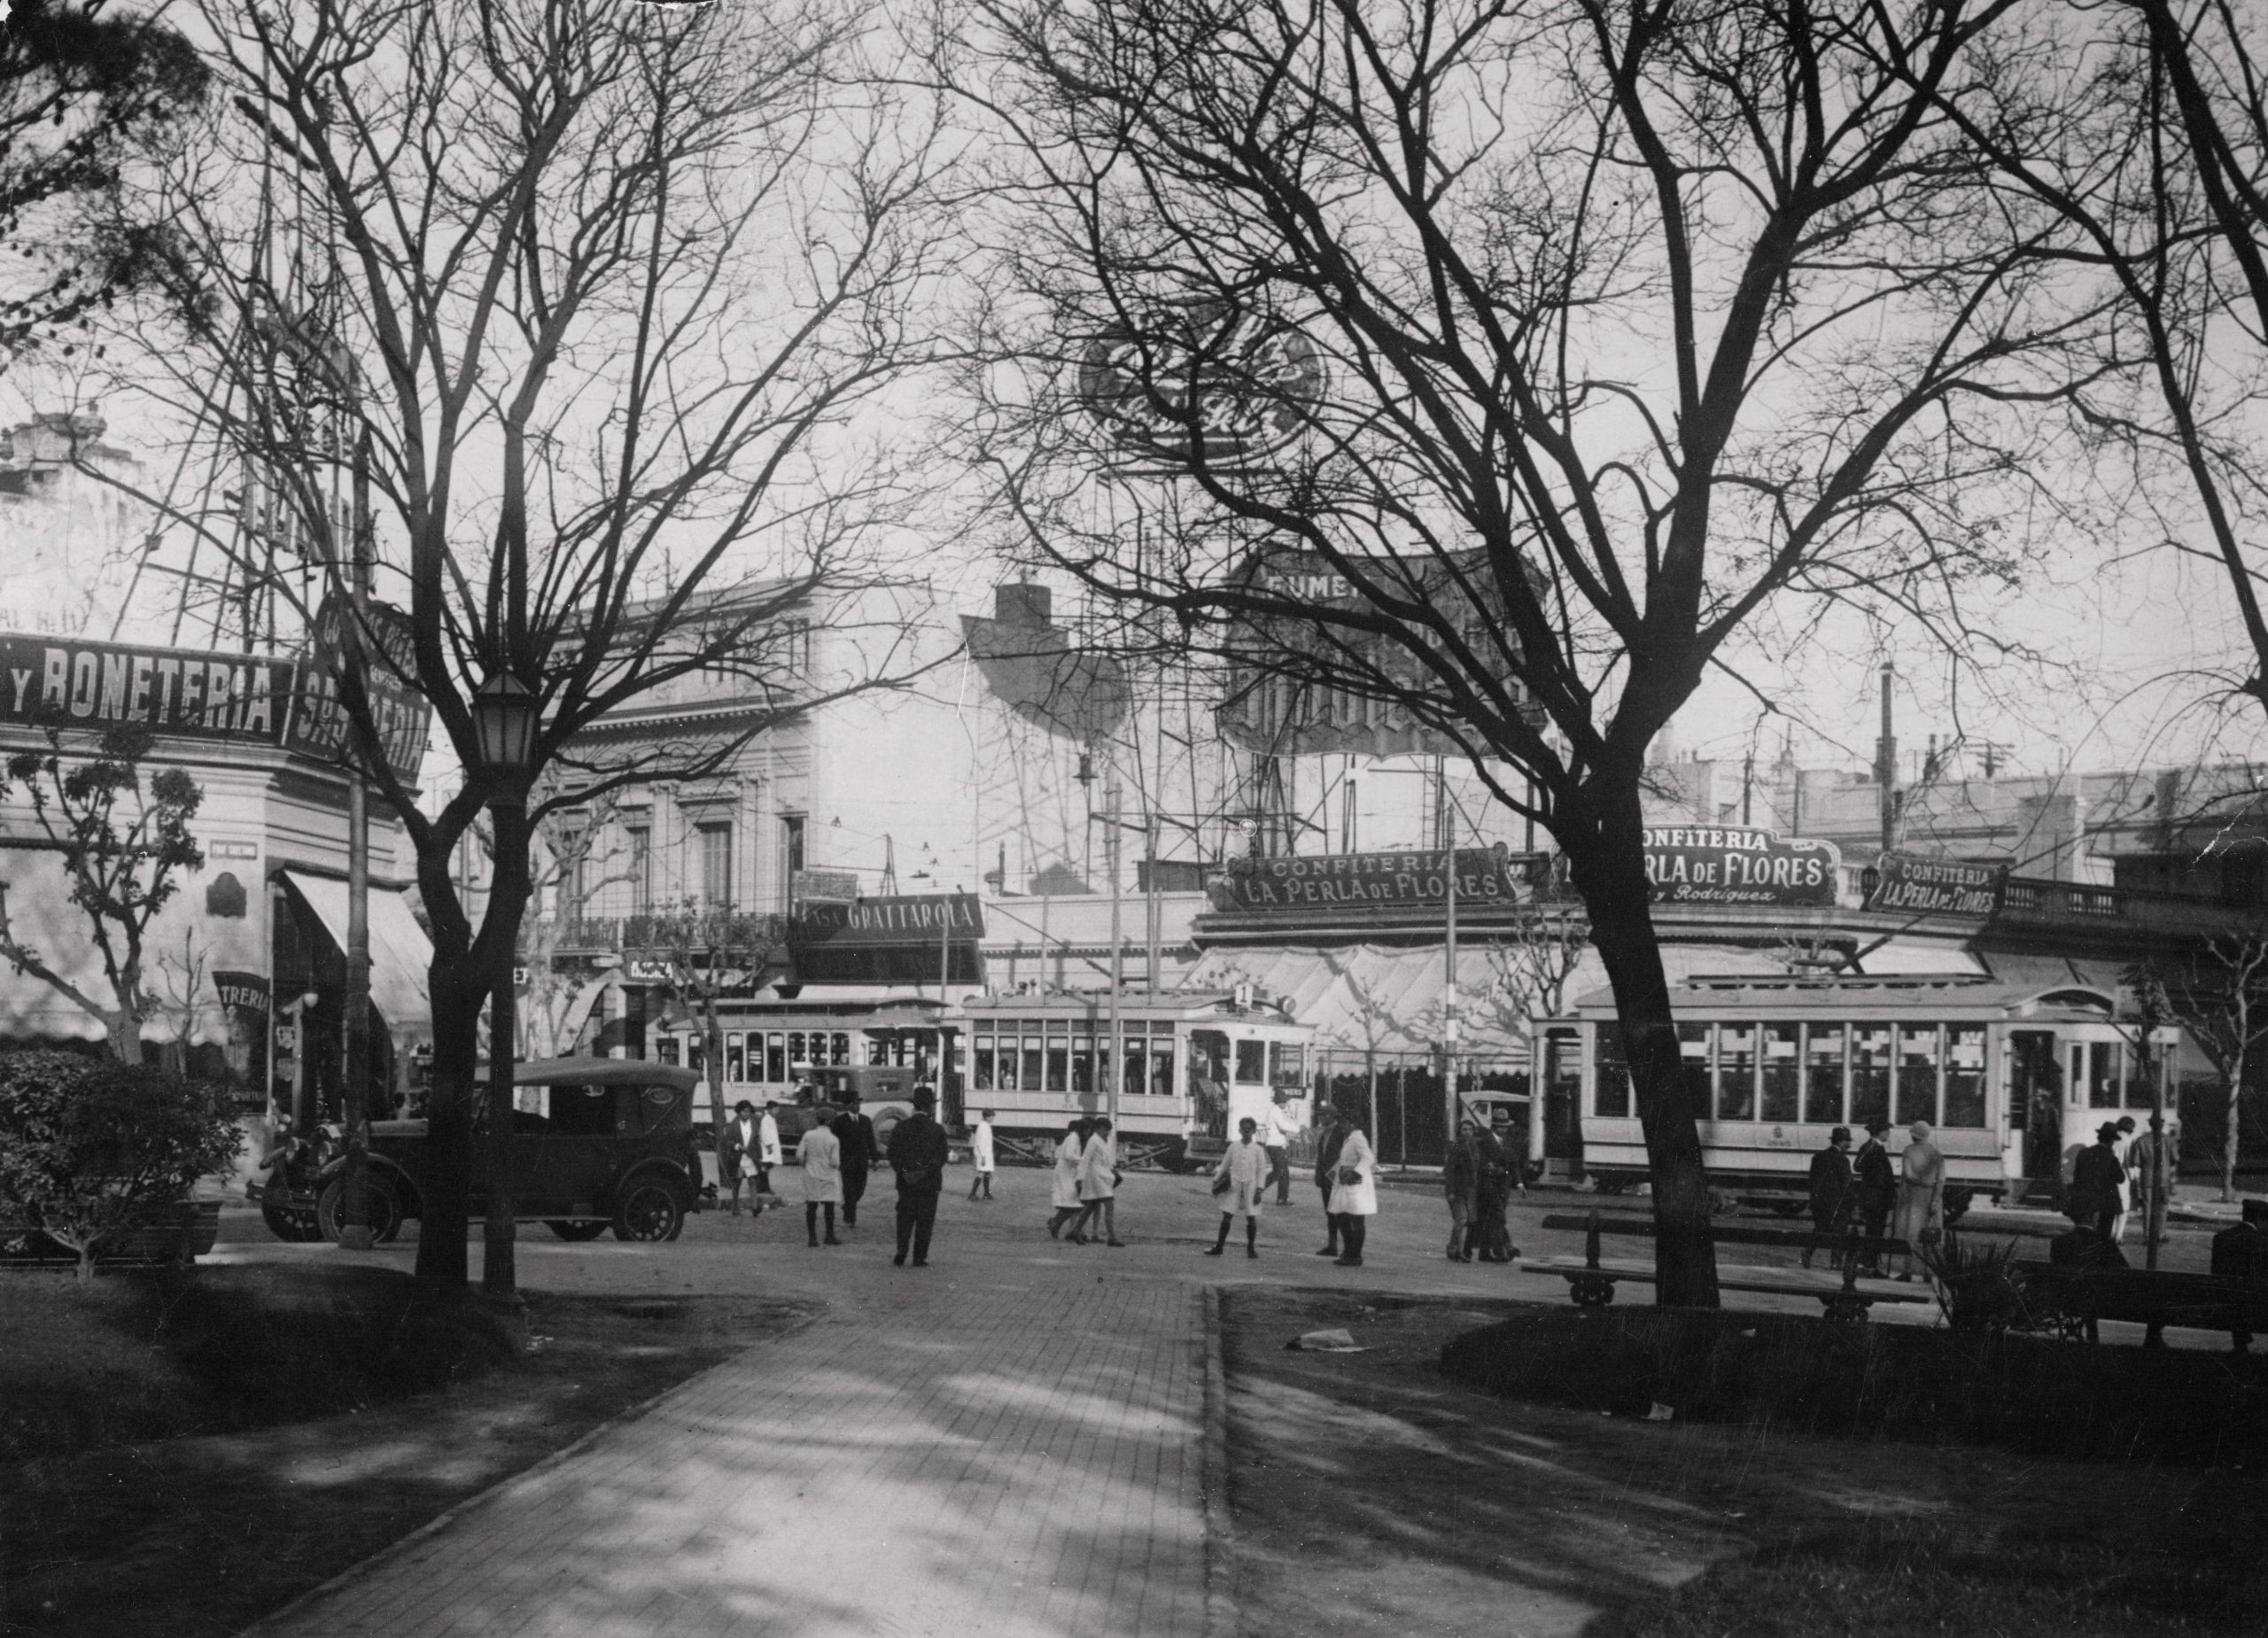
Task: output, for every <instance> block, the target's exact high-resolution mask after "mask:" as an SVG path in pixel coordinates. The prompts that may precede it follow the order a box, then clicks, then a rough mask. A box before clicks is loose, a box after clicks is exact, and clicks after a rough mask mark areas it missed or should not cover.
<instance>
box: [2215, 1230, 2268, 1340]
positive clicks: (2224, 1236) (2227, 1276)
mask: <svg viewBox="0 0 2268 1638" xmlns="http://www.w3.org/2000/svg"><path fill="white" fill-rule="evenodd" d="M2241 1209H2242V1211H2243V1213H2244V1215H2243V1217H2242V1218H2241V1220H2239V1221H2238V1222H2237V1223H2236V1224H2235V1225H2234V1226H2233V1227H2231V1228H2226V1229H2223V1230H2221V1231H2220V1232H2219V1233H2218V1234H2216V1235H2215V1236H2213V1240H2212V1247H2213V1249H2212V1264H2211V1267H2212V1271H2213V1277H2214V1278H2215V1279H2218V1280H2227V1281H2229V1282H2230V1283H2231V1284H2233V1285H2241V1286H2244V1287H2246V1288H2247V1289H2248V1290H2249V1291H2252V1292H2257V1293H2268V1200H2247V1201H2245V1203H2244V1205H2243V1207H2241ZM2251 1319H2252V1316H2251V1313H2250V1312H2249V1310H2248V1309H2246V1308H2243V1307H2241V1306H2240V1307H2239V1308H2238V1309H2237V1311H2236V1316H2235V1321H2234V1323H2233V1324H2232V1325H2231V1326H2230V1327H2229V1340H2230V1341H2231V1342H2232V1343H2233V1344H2235V1346H2236V1350H2237V1352H2238V1353H2240V1354H2241V1353H2244V1352H2246V1351H2248V1350H2249V1348H2250V1347H2252V1325H2251Z"/></svg>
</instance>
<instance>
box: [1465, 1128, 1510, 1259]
mask: <svg viewBox="0 0 2268 1638" xmlns="http://www.w3.org/2000/svg"><path fill="white" fill-rule="evenodd" d="M1473 1125H1474V1133H1473V1140H1472V1144H1473V1154H1474V1159H1475V1161H1476V1164H1475V1166H1474V1168H1473V1185H1472V1188H1473V1201H1472V1227H1471V1230H1470V1233H1471V1235H1472V1238H1474V1239H1475V1240H1476V1241H1478V1242H1479V1249H1480V1261H1483V1262H1510V1261H1511V1260H1512V1255H1513V1254H1512V1235H1511V1230H1510V1229H1508V1228H1507V1227H1505V1225H1504V1211H1505V1208H1506V1207H1509V1206H1510V1205H1511V1196H1512V1181H1513V1178H1514V1176H1515V1168H1514V1166H1513V1161H1512V1157H1511V1153H1510V1152H1508V1151H1507V1150H1506V1148H1505V1147H1504V1143H1503V1139H1502V1138H1500V1137H1497V1136H1496V1133H1495V1130H1494V1129H1493V1128H1492V1127H1489V1126H1486V1125H1483V1124H1481V1123H1480V1122H1478V1121H1476V1122H1474V1123H1473Z"/></svg>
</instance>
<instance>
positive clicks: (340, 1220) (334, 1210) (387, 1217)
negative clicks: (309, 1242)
mask: <svg viewBox="0 0 2268 1638" xmlns="http://www.w3.org/2000/svg"><path fill="white" fill-rule="evenodd" d="M362 1202H363V1207H364V1209H365V1210H366V1211H367V1213H368V1214H369V1224H370V1243H371V1244H372V1245H374V1246H382V1245H384V1244H385V1243H386V1242H388V1241H390V1240H392V1239H393V1238H395V1237H396V1236H397V1235H399V1234H400V1232H401V1203H400V1201H399V1200H397V1199H394V1194H393V1191H392V1189H391V1188H389V1187H388V1186H387V1184H386V1181H385V1179H384V1177H382V1176H378V1175H377V1173H375V1172H373V1173H370V1174H369V1176H365V1177H364V1178H363V1179H362ZM345 1227H346V1178H344V1177H334V1178H332V1179H331V1180H330V1182H329V1183H328V1184H324V1185H323V1192H322V1195H321V1197H320V1198H318V1199H316V1201H315V1234H316V1238H321V1239H326V1240H329V1241H330V1243H331V1244H332V1245H334V1246H336V1245H337V1244H338V1235H339V1230H342V1229H343V1228H345Z"/></svg>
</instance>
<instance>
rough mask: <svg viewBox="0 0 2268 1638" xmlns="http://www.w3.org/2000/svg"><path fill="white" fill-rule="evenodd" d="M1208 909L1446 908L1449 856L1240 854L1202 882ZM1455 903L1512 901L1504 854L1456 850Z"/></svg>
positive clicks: (1425, 852)
mask: <svg viewBox="0 0 2268 1638" xmlns="http://www.w3.org/2000/svg"><path fill="white" fill-rule="evenodd" d="M1208 891H1209V892H1210V893H1211V895H1212V898H1213V907H1214V908H1215V909H1216V910H1225V911H1254V910H1256V911H1270V910H1312V909H1317V908H1320V907H1324V906H1328V905H1340V904H1384V905H1394V904H1425V905H1434V906H1445V905H1446V904H1447V903H1448V899H1449V855H1448V854H1447V853H1446V852H1444V851H1442V850H1440V849H1438V848H1435V849H1426V850H1417V851H1415V852H1409V853H1327V854H1324V855H1322V856H1320V857H1317V858H1239V859H1231V860H1230V861H1229V866H1228V868H1227V869H1226V870H1225V871H1223V872H1221V873H1218V874H1216V875H1215V876H1214V877H1213V879H1212V881H1210V882H1209V883H1208ZM1456 897H1457V903H1458V904H1460V905H1472V906H1485V905H1490V904H1511V903H1513V902H1514V899H1513V893H1512V881H1511V873H1510V872H1509V871H1508V870H1507V869H1506V867H1505V860H1504V854H1503V850H1500V849H1495V848H1459V849H1458V850H1456Z"/></svg>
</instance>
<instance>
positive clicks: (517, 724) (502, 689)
mask: <svg viewBox="0 0 2268 1638" xmlns="http://www.w3.org/2000/svg"><path fill="white" fill-rule="evenodd" d="M541 717H542V703H541V702H540V701H539V700H538V699H537V698H536V696H535V694H534V691H533V690H532V689H531V688H529V687H528V686H527V685H526V684H525V683H524V682H522V681H521V680H520V679H518V678H517V677H515V676H513V675H512V673H511V672H508V671H497V672H493V673H492V674H491V675H490V676H489V679H488V680H487V681H485V682H484V683H482V684H481V685H480V687H478V688H475V689H474V690H473V691H472V725H473V728H474V731H475V732H476V733H477V734H478V735H479V738H480V761H481V765H482V766H483V767H484V768H485V769H486V770H487V771H488V772H489V774H490V775H491V776H492V777H493V778H494V779H495V780H496V781H497V786H498V788H499V789H500V790H505V791H509V792H512V793H514V794H517V792H518V790H519V788H520V781H521V780H523V779H524V777H525V776H526V774H527V772H528V771H529V770H530V769H531V768H532V767H533V766H534V765H535V732H536V727H537V726H538V724H539V722H540V719H541ZM504 799H505V798H501V797H500V798H497V800H504Z"/></svg>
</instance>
